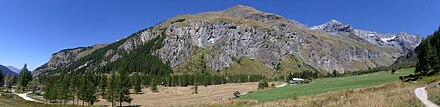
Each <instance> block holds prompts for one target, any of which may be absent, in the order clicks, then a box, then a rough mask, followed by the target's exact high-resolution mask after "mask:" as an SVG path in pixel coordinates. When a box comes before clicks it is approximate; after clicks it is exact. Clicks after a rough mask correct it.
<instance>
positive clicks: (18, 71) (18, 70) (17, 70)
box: [6, 66, 21, 74]
mask: <svg viewBox="0 0 440 107" xmlns="http://www.w3.org/2000/svg"><path fill="white" fill-rule="evenodd" d="M6 68H8V69H9V70H11V71H12V72H15V73H17V74H20V71H21V69H18V68H15V67H14V66H6Z"/></svg>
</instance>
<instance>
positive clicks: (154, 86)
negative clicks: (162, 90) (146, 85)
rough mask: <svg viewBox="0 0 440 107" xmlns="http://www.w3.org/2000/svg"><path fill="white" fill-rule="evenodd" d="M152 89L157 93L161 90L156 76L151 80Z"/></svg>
mask: <svg viewBox="0 0 440 107" xmlns="http://www.w3.org/2000/svg"><path fill="white" fill-rule="evenodd" d="M150 90H151V91H152V92H153V93H157V92H159V91H158V90H157V80H156V78H154V79H153V80H152V81H151V84H150Z"/></svg>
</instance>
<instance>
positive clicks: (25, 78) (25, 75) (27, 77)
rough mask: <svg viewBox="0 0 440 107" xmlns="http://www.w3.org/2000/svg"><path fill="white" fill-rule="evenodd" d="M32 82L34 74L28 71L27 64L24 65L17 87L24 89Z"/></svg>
mask: <svg viewBox="0 0 440 107" xmlns="http://www.w3.org/2000/svg"><path fill="white" fill-rule="evenodd" d="M31 80H32V74H31V72H30V71H29V70H28V69H27V64H24V67H23V68H22V69H21V72H20V75H19V76H18V80H17V85H18V86H19V87H22V88H24V87H26V85H27V84H28V83H29V81H31Z"/></svg>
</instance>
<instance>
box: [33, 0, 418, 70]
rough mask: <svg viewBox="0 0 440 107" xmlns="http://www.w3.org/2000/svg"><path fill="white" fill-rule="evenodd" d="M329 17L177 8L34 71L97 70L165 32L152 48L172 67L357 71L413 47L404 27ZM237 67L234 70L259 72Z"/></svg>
mask: <svg viewBox="0 0 440 107" xmlns="http://www.w3.org/2000/svg"><path fill="white" fill-rule="evenodd" d="M329 23H331V24H332V25H330V24H328V26H326V25H322V26H318V27H312V28H309V27H307V26H306V25H303V24H301V23H299V22H296V21H294V20H290V19H286V18H284V17H282V16H279V15H275V14H271V13H264V12H261V11H258V10H256V9H254V8H251V7H248V6H242V5H237V6H234V7H231V8H228V9H226V10H222V11H215V12H205V13H199V14H187V15H179V16H176V17H174V18H170V19H168V20H165V21H164V22H162V23H160V24H158V25H156V26H154V27H151V28H148V29H145V30H141V31H139V32H137V33H134V34H133V35H132V36H130V37H128V38H125V39H123V40H120V41H118V42H117V43H113V44H110V45H106V46H104V48H101V49H98V50H96V49H93V50H90V49H83V48H80V49H73V50H67V51H60V52H58V53H56V54H54V55H53V56H52V58H51V59H50V61H49V63H47V64H46V65H44V66H42V67H40V69H39V70H38V71H36V72H37V73H36V74H37V75H39V74H43V73H44V71H45V69H59V68H65V67H70V68H82V67H86V68H88V69H91V70H98V69H96V68H99V67H105V66H108V65H109V64H110V63H112V62H114V61H117V60H118V59H120V58H123V57H127V56H130V55H131V54H130V53H132V51H134V50H136V49H137V48H138V47H140V46H142V45H145V44H146V43H147V42H149V41H151V40H152V39H154V38H157V37H162V36H163V37H164V40H163V42H162V43H161V44H162V45H161V47H160V48H158V49H157V50H153V52H151V53H152V54H153V55H155V56H157V57H159V58H160V59H161V60H162V62H163V63H165V64H167V65H168V66H170V67H171V68H172V69H173V71H174V72H175V73H179V72H198V71H201V70H206V69H208V71H213V72H222V71H226V70H228V69H230V68H234V67H231V66H235V65H237V64H238V65H239V66H245V65H244V64H242V63H240V60H238V59H249V60H251V62H254V63H252V64H261V65H262V66H264V67H266V68H267V69H266V68H262V69H260V70H263V69H265V71H264V72H266V73H269V74H270V73H272V72H273V73H272V74H274V73H277V72H296V71H301V70H304V69H314V70H319V71H323V72H325V71H333V70H336V71H341V72H342V71H357V70H361V69H368V68H374V67H378V66H388V65H390V64H392V63H393V62H394V61H395V60H396V58H398V57H399V56H402V55H403V54H404V53H405V52H403V50H404V49H413V48H414V47H415V46H417V45H418V44H419V43H420V41H418V42H417V41H416V40H413V39H414V38H416V39H417V38H420V37H418V36H416V35H409V34H406V33H401V34H388V35H382V34H381V35H380V36H379V35H378V36H376V37H375V38H373V39H374V40H377V39H379V40H380V39H384V40H382V42H380V41H376V42H374V41H373V39H371V38H370V36H365V35H369V34H372V33H373V34H374V33H375V32H371V31H365V30H357V29H353V28H351V26H350V25H343V24H342V23H340V22H337V21H331V22H329ZM338 35H339V36H338ZM394 36H395V37H394ZM391 37H392V39H387V38H391ZM396 44H398V46H396ZM401 44H403V45H401ZM112 47H114V48H112ZM83 50H89V52H90V51H94V52H93V53H92V54H93V55H94V56H100V57H99V58H93V60H92V58H88V59H86V58H82V57H78V54H79V53H82V52H84V51H83ZM95 50H96V51H95ZM101 56H102V57H101ZM78 58H79V59H78ZM81 58H82V59H81ZM286 59H287V60H286ZM78 60H81V61H78ZM70 63H75V64H72V65H69V64H70ZM79 63H81V64H79ZM242 70H244V69H238V70H236V71H238V72H243V73H249V72H259V71H258V70H257V71H245V70H244V71H242Z"/></svg>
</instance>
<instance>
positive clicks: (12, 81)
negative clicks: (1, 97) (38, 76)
mask: <svg viewBox="0 0 440 107" xmlns="http://www.w3.org/2000/svg"><path fill="white" fill-rule="evenodd" d="M31 80H32V73H31V72H30V71H29V70H28V69H27V65H26V64H25V65H24V67H23V69H22V70H21V72H20V75H19V76H18V78H17V77H15V76H14V75H9V74H8V75H7V76H6V77H5V76H4V75H3V71H2V70H1V69H0V86H3V85H5V86H6V87H8V88H11V87H12V86H13V85H17V87H18V89H24V88H25V87H27V86H28V83H29V82H30V81H31Z"/></svg>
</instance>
